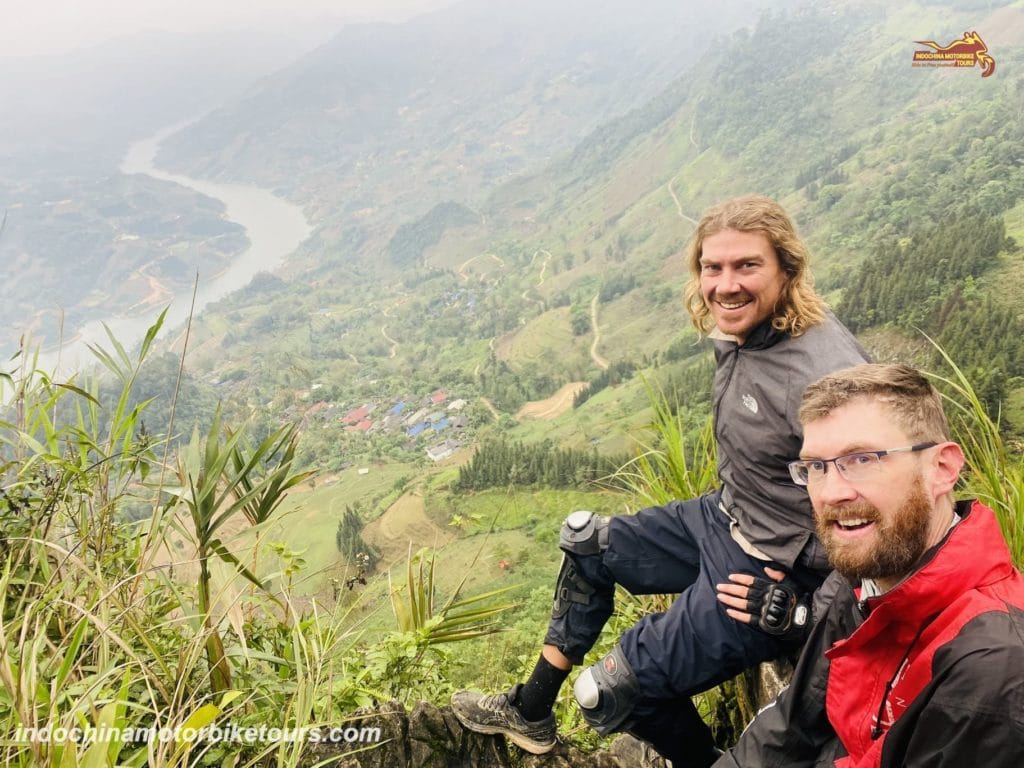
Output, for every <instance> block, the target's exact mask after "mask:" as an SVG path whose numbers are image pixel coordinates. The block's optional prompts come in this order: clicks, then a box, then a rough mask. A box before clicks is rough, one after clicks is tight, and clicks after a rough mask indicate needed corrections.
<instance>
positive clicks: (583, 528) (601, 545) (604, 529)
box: [558, 509, 608, 555]
mask: <svg viewBox="0 0 1024 768" xmlns="http://www.w3.org/2000/svg"><path fill="white" fill-rule="evenodd" d="M558 546H559V548H560V549H561V550H562V551H563V552H569V553H571V554H573V555H597V554H600V553H601V552H604V551H605V550H606V549H608V518H607V517H603V516H601V515H595V514H594V513H593V512H587V511H586V510H582V509H581V510H579V511H578V512H573V513H572V514H571V515H569V516H568V517H567V518H565V522H564V523H562V531H561V534H560V535H559V537H558Z"/></svg>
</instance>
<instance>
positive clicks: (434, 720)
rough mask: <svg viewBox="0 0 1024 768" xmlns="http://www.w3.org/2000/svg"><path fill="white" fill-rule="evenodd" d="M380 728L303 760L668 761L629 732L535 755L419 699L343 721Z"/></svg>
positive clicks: (318, 748)
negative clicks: (601, 742) (588, 746)
mask: <svg viewBox="0 0 1024 768" xmlns="http://www.w3.org/2000/svg"><path fill="white" fill-rule="evenodd" d="M345 726H346V727H349V726H351V727H353V728H355V729H362V728H380V733H381V739H380V742H379V743H377V744H359V743H336V744H332V743H326V742H324V743H318V744H311V745H310V746H309V748H308V749H307V750H306V752H305V753H304V755H303V758H302V762H301V763H300V765H303V766H309V767H310V768H312V766H314V765H318V764H320V763H321V762H322V761H324V760H328V759H330V760H331V762H330V763H328V764H329V765H332V766H337V768H577V767H578V768H583V767H584V766H586V768H665V766H666V763H665V761H664V760H662V759H661V758H660V757H658V756H657V755H656V754H654V753H653V752H652V751H651V750H650V749H649V748H645V745H643V744H641V743H640V742H638V741H637V740H636V739H634V738H632V737H631V736H620V737H619V738H617V739H616V740H615V741H614V742H613V743H612V746H611V749H609V750H607V751H603V752H582V751H580V750H579V749H576V748H575V747H572V746H569V745H567V744H564V743H562V742H559V743H558V745H557V746H556V747H555V749H554V750H552V751H551V752H550V753H548V754H546V755H531V754H528V753H526V752H523V751H522V750H520V749H518V748H517V747H514V746H512V745H509V744H506V742H505V739H504V738H503V737H501V736H484V735H481V734H477V733H471V732H470V731H467V730H466V729H464V728H463V727H462V726H461V725H460V724H459V721H458V720H456V719H455V715H454V714H452V711H451V709H450V708H448V707H435V706H434V705H432V704H427V703H425V702H422V701H421V702H419V703H417V704H416V705H415V706H414V707H413V709H412V711H411V712H406V711H405V709H404V708H403V707H402V705H401V704H399V703H398V702H395V701H393V702H389V703H388V704H385V705H383V706H381V707H378V708H376V709H375V710H373V711H371V712H364V713H360V714H358V715H354V716H353V717H352V718H351V719H350V720H349V721H347V722H346V723H345Z"/></svg>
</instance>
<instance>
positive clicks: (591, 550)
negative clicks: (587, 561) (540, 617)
mask: <svg viewBox="0 0 1024 768" xmlns="http://www.w3.org/2000/svg"><path fill="white" fill-rule="evenodd" d="M558 546H559V547H560V548H561V549H562V550H563V551H564V552H565V553H566V554H565V555H564V556H563V557H562V567H561V569H559V571H558V580H557V581H556V582H555V600H554V605H553V606H552V607H551V617H552V618H554V619H558V618H561V617H562V616H564V615H565V613H566V611H568V610H569V605H570V603H579V604H581V605H587V604H589V603H590V596H591V595H592V594H594V587H593V586H592V585H591V584H590V583H589V582H587V580H586V579H585V578H583V576H582V575H580V572H579V568H578V567H577V566H576V563H575V562H574V560H573V556H574V555H596V554H600V553H601V552H603V551H604V550H605V549H607V548H608V518H607V517H601V516H599V515H595V514H594V513H593V512H586V511H582V510H581V511H579V512H573V513H572V514H571V515H569V517H567V518H566V519H565V522H564V523H563V524H562V532H561V535H560V536H559V541H558Z"/></svg>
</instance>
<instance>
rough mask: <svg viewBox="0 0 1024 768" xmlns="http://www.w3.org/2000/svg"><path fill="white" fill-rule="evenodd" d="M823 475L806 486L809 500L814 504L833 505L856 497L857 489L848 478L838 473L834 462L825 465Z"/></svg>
mask: <svg viewBox="0 0 1024 768" xmlns="http://www.w3.org/2000/svg"><path fill="white" fill-rule="evenodd" d="M826 467H827V469H826V470H825V474H824V476H822V477H820V478H818V480H817V481H815V482H814V483H813V484H812V485H811V486H809V487H808V491H809V492H810V496H811V501H812V502H813V503H814V505H815V506H817V505H818V504H829V505H832V506H835V505H837V504H841V503H842V502H846V501H852V500H853V499H855V498H856V497H857V489H856V488H855V487H854V486H853V483H851V482H850V481H849V480H847V479H846V478H845V477H843V476H842V475H841V474H840V473H839V469H838V468H837V467H836V465H835V464H828V465H826Z"/></svg>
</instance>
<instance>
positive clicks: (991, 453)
mask: <svg viewBox="0 0 1024 768" xmlns="http://www.w3.org/2000/svg"><path fill="white" fill-rule="evenodd" d="M926 338H927V337H926ZM928 340H929V341H931V342H932V344H933V345H935V348H936V350H937V351H938V353H939V355H940V356H941V357H942V359H943V360H944V361H945V362H946V364H947V365H948V366H949V369H950V371H951V374H950V375H949V376H940V375H938V374H934V373H933V374H930V375H931V377H932V378H933V379H935V380H936V381H938V382H940V386H941V388H942V389H943V397H944V399H945V401H946V404H947V408H946V412H947V415H948V417H949V421H950V428H951V429H952V430H953V435H954V437H955V439H956V440H957V441H958V442H959V443H960V446H961V447H962V448H963V451H964V457H965V458H966V460H967V473H966V477H965V483H966V488H967V490H968V491H969V492H970V493H972V494H974V495H976V496H977V497H978V499H979V500H981V501H982V502H983V503H985V504H986V505H988V506H989V507H991V508H992V510H993V511H994V512H995V514H996V517H997V518H998V520H999V524H1000V526H1001V527H1002V530H1003V536H1004V537H1005V538H1006V543H1007V545H1008V546H1009V548H1010V554H1011V556H1012V557H1013V561H1014V562H1015V563H1016V564H1017V565H1018V567H1020V566H1021V565H1024V456H1022V455H1021V454H1019V453H1018V454H1016V455H1015V454H1014V453H1013V452H1011V451H1010V449H1009V448H1008V447H1007V445H1006V441H1005V440H1004V438H1003V435H1002V432H1001V430H1000V428H999V420H998V418H997V419H992V418H991V417H990V416H989V414H988V410H987V409H986V406H985V403H984V402H982V400H981V398H980V397H979V396H978V394H977V392H976V391H975V389H974V386H973V385H972V383H971V381H970V380H969V379H968V378H967V376H966V375H965V374H964V372H963V371H962V370H961V369H960V367H959V366H958V365H957V364H956V363H955V362H954V361H953V359H952V358H951V357H950V356H949V355H948V354H947V353H946V351H945V350H944V349H943V348H942V347H940V346H939V345H938V344H936V342H934V341H932V339H930V338H929V339H928Z"/></svg>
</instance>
